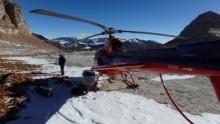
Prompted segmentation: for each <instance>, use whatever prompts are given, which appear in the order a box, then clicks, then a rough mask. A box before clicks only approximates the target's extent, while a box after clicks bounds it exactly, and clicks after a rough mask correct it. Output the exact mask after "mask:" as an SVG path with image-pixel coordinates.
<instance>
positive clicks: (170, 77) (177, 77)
mask: <svg viewBox="0 0 220 124" xmlns="http://www.w3.org/2000/svg"><path fill="white" fill-rule="evenodd" d="M194 77H195V76H193V75H166V74H165V75H163V80H183V79H190V78H194ZM151 80H153V81H160V77H156V78H153V79H151Z"/></svg>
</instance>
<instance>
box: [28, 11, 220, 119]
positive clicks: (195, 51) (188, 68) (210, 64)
mask: <svg viewBox="0 0 220 124" xmlns="http://www.w3.org/2000/svg"><path fill="white" fill-rule="evenodd" d="M31 12H32V13H36V14H42V15H48V16H54V17H59V18H64V19H70V20H74V21H80V22H85V23H89V24H92V25H95V26H97V27H99V28H101V29H103V30H104V31H103V32H101V33H98V34H95V35H92V36H89V37H86V38H84V39H88V38H92V37H95V36H99V35H108V40H107V41H106V43H105V47H104V48H102V49H99V50H97V52H96V54H95V65H94V66H93V68H92V69H93V70H95V71H97V72H99V73H100V75H98V77H97V81H98V78H99V77H100V76H101V75H102V74H105V75H109V76H111V75H117V74H120V75H121V76H122V79H123V82H124V83H126V84H127V85H128V86H129V87H130V88H137V87H138V85H137V84H136V83H135V82H134V80H133V77H132V75H130V72H152V73H158V74H160V78H161V82H162V85H163V87H164V89H165V91H166V93H167V95H168V97H169V98H170V100H171V102H172V103H173V105H174V106H175V108H176V109H177V110H178V111H179V112H180V113H181V114H182V116H183V117H184V118H185V119H186V120H187V121H188V122H189V123H193V122H192V121H190V120H189V119H188V118H187V117H186V116H185V115H184V114H183V113H182V111H181V110H180V109H179V108H178V106H177V105H176V104H175V102H174V101H173V99H172V97H171V96H170V94H169V92H168V90H167V88H166V86H165V84H164V82H163V78H162V74H179V75H202V76H207V77H209V79H210V81H211V83H212V86H213V88H214V89H215V92H216V95H217V98H218V100H219V101H220V54H219V53H220V40H216V41H204V42H197V43H187V44H179V45H177V46H176V47H174V48H149V47H148V48H142V49H129V48H127V47H126V46H124V45H123V42H122V41H121V40H120V39H118V38H114V37H113V36H112V35H113V34H115V33H133V34H150V35H159V36H166V37H175V38H184V37H178V36H173V35H169V34H162V33H154V32H143V31H128V30H117V29H114V28H112V27H106V26H104V25H102V24H99V23H96V22H93V21H89V20H86V19H82V18H79V17H75V16H69V15H64V14H60V13H56V12H52V11H48V10H42V9H37V10H32V11H31ZM186 40H187V39H186ZM128 76H129V77H128ZM128 78H130V80H128Z"/></svg>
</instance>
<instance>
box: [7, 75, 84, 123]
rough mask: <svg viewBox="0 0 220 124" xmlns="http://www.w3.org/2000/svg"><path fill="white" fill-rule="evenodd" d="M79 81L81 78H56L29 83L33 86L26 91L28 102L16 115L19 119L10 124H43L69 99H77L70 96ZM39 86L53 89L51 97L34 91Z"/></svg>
mask: <svg viewBox="0 0 220 124" xmlns="http://www.w3.org/2000/svg"><path fill="white" fill-rule="evenodd" d="M81 81H82V77H69V78H60V77H58V78H48V79H39V80H35V81H33V82H31V83H32V84H33V85H31V86H29V87H28V89H27V95H28V98H29V100H27V102H26V103H25V105H26V107H25V108H24V109H22V110H21V111H20V112H19V113H18V116H19V117H20V118H19V119H18V120H15V121H11V122H10V124H18V123H19V124H20V123H23V124H24V123H25V124H45V123H46V122H47V121H48V120H49V119H50V118H51V117H52V116H53V115H54V114H56V113H59V109H60V108H61V107H62V106H63V105H64V104H65V103H66V102H68V99H69V98H72V97H78V96H73V95H72V94H71V89H72V88H73V87H77V86H79V84H80V83H81ZM39 85H40V86H44V87H48V88H51V89H53V92H52V96H50V97H48V96H43V95H42V94H40V93H39V92H38V91H37V90H36V89H37V87H39Z"/></svg>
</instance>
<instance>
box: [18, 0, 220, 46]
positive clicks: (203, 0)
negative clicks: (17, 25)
mask: <svg viewBox="0 0 220 124" xmlns="http://www.w3.org/2000/svg"><path fill="white" fill-rule="evenodd" d="M14 1H15V2H16V3H18V4H19V5H20V6H21V7H22V9H23V14H24V17H25V20H26V22H27V23H28V25H29V27H30V28H31V30H32V32H35V33H38V34H42V35H44V36H46V37H48V38H56V37H62V36H83V35H84V34H86V35H88V34H95V33H99V32H101V31H102V30H101V29H99V28H97V27H95V26H92V25H89V24H85V23H79V22H74V21H70V20H64V19H58V18H53V17H47V16H43V15H35V14H31V13H29V11H30V10H32V9H49V10H52V11H56V12H60V13H64V14H69V15H74V16H78V17H82V18H85V19H89V20H92V21H96V22H98V23H101V24H104V25H106V26H110V27H114V28H117V29H126V30H140V31H151V32H160V33H167V34H173V35H178V34H179V33H180V31H181V30H182V29H183V28H184V27H185V26H187V25H188V24H189V23H190V22H191V21H192V20H193V19H194V18H195V17H196V16H197V15H199V14H201V13H203V12H206V11H210V10H211V11H214V12H217V13H220V7H219V5H220V0H14ZM117 36H118V37H122V38H142V39H146V40H148V39H151V40H156V41H158V42H162V43H164V42H166V41H168V40H170V38H167V37H158V36H149V35H134V34H120V35H117Z"/></svg>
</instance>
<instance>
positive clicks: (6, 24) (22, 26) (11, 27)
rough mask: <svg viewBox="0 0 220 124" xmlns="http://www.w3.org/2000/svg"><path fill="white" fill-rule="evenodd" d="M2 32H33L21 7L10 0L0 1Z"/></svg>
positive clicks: (0, 28) (0, 25) (0, 29)
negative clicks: (25, 19) (24, 17)
mask: <svg viewBox="0 0 220 124" xmlns="http://www.w3.org/2000/svg"><path fill="white" fill-rule="evenodd" d="M0 32H2V33H7V34H17V33H18V32H21V33H25V34H31V31H30V30H29V28H28V26H27V24H26V22H25V21H24V19H23V14H22V10H21V7H20V6H19V5H17V4H16V3H13V2H11V1H10V0H1V1H0Z"/></svg>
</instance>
